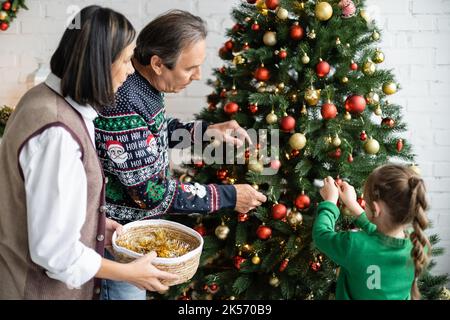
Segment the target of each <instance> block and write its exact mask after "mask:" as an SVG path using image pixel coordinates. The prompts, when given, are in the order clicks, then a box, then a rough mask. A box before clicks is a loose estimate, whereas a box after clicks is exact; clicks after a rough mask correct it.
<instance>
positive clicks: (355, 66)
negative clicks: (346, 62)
mask: <svg viewBox="0 0 450 320" xmlns="http://www.w3.org/2000/svg"><path fill="white" fill-rule="evenodd" d="M350 69H352V70H353V71H356V70H358V65H357V64H356V62H352V63H351V64H350Z"/></svg>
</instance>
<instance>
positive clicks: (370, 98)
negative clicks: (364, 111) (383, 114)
mask: <svg viewBox="0 0 450 320" xmlns="http://www.w3.org/2000/svg"><path fill="white" fill-rule="evenodd" d="M366 100H367V102H368V103H369V104H377V103H379V102H380V96H379V95H378V93H376V92H373V91H370V92H369V94H367V96H366Z"/></svg>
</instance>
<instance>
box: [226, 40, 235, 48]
mask: <svg viewBox="0 0 450 320" xmlns="http://www.w3.org/2000/svg"><path fill="white" fill-rule="evenodd" d="M233 46H234V43H233V41H231V40H228V41H227V42H225V48H226V49H227V50H228V51H231V50H233Z"/></svg>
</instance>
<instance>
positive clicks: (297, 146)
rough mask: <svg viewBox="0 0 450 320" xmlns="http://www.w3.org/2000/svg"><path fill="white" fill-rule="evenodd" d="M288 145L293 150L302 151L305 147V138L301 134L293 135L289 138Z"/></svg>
mask: <svg viewBox="0 0 450 320" xmlns="http://www.w3.org/2000/svg"><path fill="white" fill-rule="evenodd" d="M289 145H290V146H291V148H292V149H294V150H302V149H303V148H304V147H305V146H306V137H305V135H304V134H302V133H295V134H293V135H292V136H291V137H290V138H289Z"/></svg>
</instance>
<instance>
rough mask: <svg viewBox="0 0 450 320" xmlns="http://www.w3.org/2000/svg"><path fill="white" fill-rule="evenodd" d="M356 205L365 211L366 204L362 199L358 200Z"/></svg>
mask: <svg viewBox="0 0 450 320" xmlns="http://www.w3.org/2000/svg"><path fill="white" fill-rule="evenodd" d="M357 201H358V203H359V205H360V206H361V208H363V209H364V210H365V209H366V202H365V201H364V199H363V198H358V200H357Z"/></svg>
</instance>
